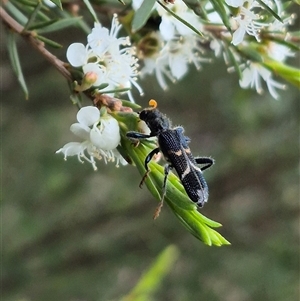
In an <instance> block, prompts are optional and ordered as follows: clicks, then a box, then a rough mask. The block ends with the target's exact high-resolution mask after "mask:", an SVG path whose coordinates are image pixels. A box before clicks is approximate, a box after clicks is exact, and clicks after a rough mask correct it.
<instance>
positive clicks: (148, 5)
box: [132, 0, 156, 32]
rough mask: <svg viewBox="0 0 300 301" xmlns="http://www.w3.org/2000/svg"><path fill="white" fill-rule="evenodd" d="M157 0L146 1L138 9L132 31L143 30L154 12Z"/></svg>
mask: <svg viewBox="0 0 300 301" xmlns="http://www.w3.org/2000/svg"><path fill="white" fill-rule="evenodd" d="M155 1H156V0H144V1H143V3H142V4H141V6H140V7H139V8H138V10H137V11H136V12H135V14H134V17H133V21H132V31H133V32H136V31H138V30H139V29H140V28H142V27H143V26H144V25H145V24H146V22H147V20H148V18H149V16H150V14H151V11H152V8H153V6H154V4H155Z"/></svg>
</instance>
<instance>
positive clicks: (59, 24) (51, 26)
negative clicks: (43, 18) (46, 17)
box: [38, 17, 82, 33]
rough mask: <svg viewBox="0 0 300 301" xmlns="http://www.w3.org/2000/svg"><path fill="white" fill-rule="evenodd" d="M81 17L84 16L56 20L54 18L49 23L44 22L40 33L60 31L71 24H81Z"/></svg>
mask: <svg viewBox="0 0 300 301" xmlns="http://www.w3.org/2000/svg"><path fill="white" fill-rule="evenodd" d="M81 19H82V17H76V18H68V19H62V20H54V22H53V20H52V22H51V23H50V22H49V23H48V24H45V23H44V26H40V29H39V30H38V33H48V32H53V31H58V30H61V29H63V28H67V27H70V26H75V25H78V24H79V22H80V20H81Z"/></svg>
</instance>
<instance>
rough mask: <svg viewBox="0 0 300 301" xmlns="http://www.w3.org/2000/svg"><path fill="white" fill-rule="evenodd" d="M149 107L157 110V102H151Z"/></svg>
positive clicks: (151, 100)
mask: <svg viewBox="0 0 300 301" xmlns="http://www.w3.org/2000/svg"><path fill="white" fill-rule="evenodd" d="M149 106H150V107H152V109H156V107H157V102H156V100H154V99H150V100H149Z"/></svg>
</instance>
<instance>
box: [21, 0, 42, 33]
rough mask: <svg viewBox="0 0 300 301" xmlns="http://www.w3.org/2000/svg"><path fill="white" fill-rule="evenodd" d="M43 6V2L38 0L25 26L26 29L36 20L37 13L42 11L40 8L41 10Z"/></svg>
mask: <svg viewBox="0 0 300 301" xmlns="http://www.w3.org/2000/svg"><path fill="white" fill-rule="evenodd" d="M42 7H43V3H42V2H38V3H37V5H36V6H35V8H34V10H33V12H32V13H31V14H30V16H29V19H28V21H27V23H26V24H25V26H24V31H26V30H28V28H29V27H30V26H31V24H32V23H33V22H34V20H35V18H36V16H37V14H38V13H39V12H40V10H41V8H42Z"/></svg>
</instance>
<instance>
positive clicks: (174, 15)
mask: <svg viewBox="0 0 300 301" xmlns="http://www.w3.org/2000/svg"><path fill="white" fill-rule="evenodd" d="M157 3H158V4H159V5H160V6H162V7H163V8H164V9H165V10H166V11H167V12H168V13H169V14H170V15H172V16H173V17H174V18H176V19H177V20H178V21H180V22H181V23H182V24H184V25H185V26H187V27H188V28H190V29H191V30H192V31H193V32H195V33H196V34H197V35H199V36H201V37H203V36H204V35H203V33H202V32H200V31H199V30H198V29H196V28H195V27H194V26H193V25H191V24H190V23H188V22H187V21H185V20H184V19H182V18H180V17H179V16H178V15H177V14H175V13H174V12H173V11H172V10H171V9H169V8H168V7H167V6H166V5H164V4H163V3H162V2H160V1H157Z"/></svg>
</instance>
